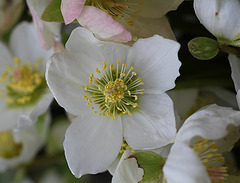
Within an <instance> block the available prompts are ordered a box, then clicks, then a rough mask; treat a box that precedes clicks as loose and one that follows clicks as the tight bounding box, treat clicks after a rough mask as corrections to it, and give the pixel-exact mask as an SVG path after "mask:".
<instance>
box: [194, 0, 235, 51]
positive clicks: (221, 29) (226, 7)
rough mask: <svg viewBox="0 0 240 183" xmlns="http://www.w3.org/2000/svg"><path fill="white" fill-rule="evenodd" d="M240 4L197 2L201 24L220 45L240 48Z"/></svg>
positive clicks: (210, 0)
mask: <svg viewBox="0 0 240 183" xmlns="http://www.w3.org/2000/svg"><path fill="white" fill-rule="evenodd" d="M239 8H240V2H239V1H238V0H228V1H226V0H195V1H194V10H195V13H196V15H197V17H198V19H199V20H200V22H201V23H202V24H203V25H204V26H205V27H206V28H207V29H208V31H209V32H211V33H212V34H213V35H214V36H215V37H216V38H217V39H218V41H219V42H220V43H222V44H230V45H233V46H238V47H239V46H240V20H239V18H238V17H239V16H240V12H239Z"/></svg>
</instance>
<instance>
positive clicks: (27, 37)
mask: <svg viewBox="0 0 240 183" xmlns="http://www.w3.org/2000/svg"><path fill="white" fill-rule="evenodd" d="M0 48H1V49H0V63H1V67H0V100H1V102H0V114H1V122H0V131H5V130H9V129H12V128H15V127H16V126H17V123H18V122H19V121H20V120H23V121H25V122H26V123H32V122H35V121H36V120H37V118H38V116H39V115H41V114H43V113H45V112H46V110H47V109H48V106H49V104H50V103H51V101H52V99H53V96H52V94H51V92H50V91H49V89H48V87H47V84H46V81H45V78H44V72H45V64H46V60H47V58H49V57H50V55H51V54H52V53H53V52H52V51H51V50H50V51H46V50H43V49H42V48H41V45H40V42H39V40H38V37H37V33H36V31H35V29H34V25H33V24H30V23H26V22H23V23H21V24H19V25H18V26H17V27H16V28H15V29H14V30H13V32H12V34H11V37H10V45H9V48H7V47H6V46H5V45H4V44H3V43H0ZM13 116H14V119H16V120H12V118H13Z"/></svg>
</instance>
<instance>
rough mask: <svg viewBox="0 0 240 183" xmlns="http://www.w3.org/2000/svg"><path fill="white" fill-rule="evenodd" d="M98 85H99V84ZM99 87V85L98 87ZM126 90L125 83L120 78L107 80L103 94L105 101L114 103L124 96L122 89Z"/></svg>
mask: <svg viewBox="0 0 240 183" xmlns="http://www.w3.org/2000/svg"><path fill="white" fill-rule="evenodd" d="M99 86H100V85H99ZM100 88H101V87H100ZM126 90H127V85H125V84H124V81H123V80H122V79H116V80H115V81H109V82H108V84H106V85H105V91H104V95H105V96H106V98H105V102H108V101H109V102H111V103H115V102H118V101H120V100H121V99H122V98H124V91H126Z"/></svg>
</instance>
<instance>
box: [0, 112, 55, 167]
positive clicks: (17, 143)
mask: <svg viewBox="0 0 240 183" xmlns="http://www.w3.org/2000/svg"><path fill="white" fill-rule="evenodd" d="M1 120H2V119H1ZM9 120H11V121H17V119H16V116H14V115H12V116H11V118H9ZM49 122H50V118H49V115H48V114H47V115H43V116H42V117H41V118H39V119H38V121H37V122H36V125H35V124H33V123H32V124H26V123H24V121H21V120H20V122H19V124H18V125H19V126H17V127H16V128H13V129H10V130H6V131H1V132H0V171H5V170H7V169H8V168H11V167H16V166H18V165H20V164H21V163H28V162H29V161H30V160H32V159H33V158H34V157H35V155H36V153H37V152H38V150H39V149H40V148H41V147H42V146H43V144H44V142H45V137H46V132H47V131H48V127H49ZM19 129H20V130H19ZM41 132H43V133H41Z"/></svg>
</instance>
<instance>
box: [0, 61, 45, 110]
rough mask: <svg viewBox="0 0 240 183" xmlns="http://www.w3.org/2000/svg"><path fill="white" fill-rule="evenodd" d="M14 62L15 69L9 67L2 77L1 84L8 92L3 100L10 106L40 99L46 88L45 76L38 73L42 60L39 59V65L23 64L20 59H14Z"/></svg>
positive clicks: (3, 96)
mask: <svg viewBox="0 0 240 183" xmlns="http://www.w3.org/2000/svg"><path fill="white" fill-rule="evenodd" d="M13 61H14V63H15V64H14V67H11V66H7V67H6V71H5V72H4V73H3V74H2V75H1V79H0V83H1V84H3V85H5V90H6V92H4V95H1V98H5V99H6V102H7V103H8V104H14V105H23V104H29V103H30V102H31V101H33V99H37V98H39V97H40V96H41V93H42V92H43V89H45V88H46V83H45V79H44V74H43V73H41V72H39V71H38V67H39V66H40V64H41V62H42V58H40V59H38V61H37V63H30V62H26V63H23V64H21V59H20V58H18V57H14V58H13ZM38 91H40V92H41V93H40V92H38ZM36 92H38V94H37V95H36Z"/></svg>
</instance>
